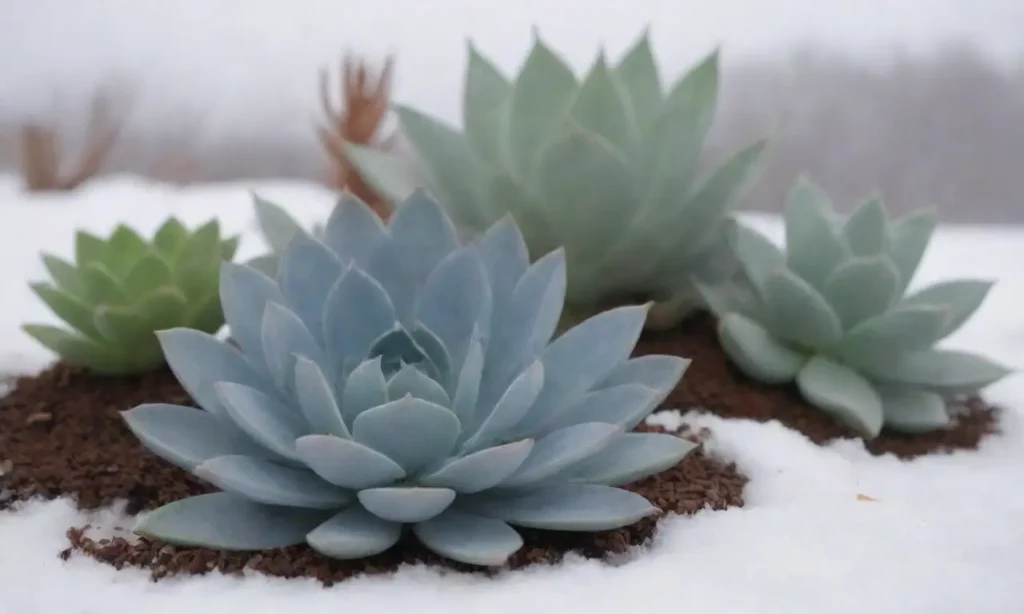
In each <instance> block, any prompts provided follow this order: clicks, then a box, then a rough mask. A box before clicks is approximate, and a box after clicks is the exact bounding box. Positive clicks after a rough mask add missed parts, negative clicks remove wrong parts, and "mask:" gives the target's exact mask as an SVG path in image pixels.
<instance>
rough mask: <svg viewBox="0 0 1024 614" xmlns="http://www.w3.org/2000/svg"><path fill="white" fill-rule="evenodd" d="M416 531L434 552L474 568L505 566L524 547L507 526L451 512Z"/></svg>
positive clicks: (503, 523)
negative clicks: (478, 566)
mask: <svg viewBox="0 0 1024 614" xmlns="http://www.w3.org/2000/svg"><path fill="white" fill-rule="evenodd" d="M412 530H413V533H414V534H415V535H416V537H417V538H419V540H420V541H421V542H423V544H424V545H425V546H426V547H428V548H430V549H431V550H433V551H434V552H436V553H438V554H440V555H441V556H445V557H448V558H450V559H455V560H458V561H462V562H464V563H468V564H470V565H481V566H488V565H491V566H496V565H502V564H504V562H505V561H506V560H507V559H508V557H510V556H511V555H512V554H513V553H514V552H515V551H516V550H519V549H520V548H522V547H523V538H522V537H520V536H519V533H516V531H515V529H513V528H512V527H510V526H508V524H507V523H505V522H503V521H501V520H497V519H495V518H486V517H484V516H477V515H475V514H468V513H466V512H461V511H456V510H451V509H449V510H445V511H444V512H443V513H442V514H441V515H439V516H437V517H435V518H431V519H430V520H427V521H425V522H420V523H417V524H415V525H413V528H412Z"/></svg>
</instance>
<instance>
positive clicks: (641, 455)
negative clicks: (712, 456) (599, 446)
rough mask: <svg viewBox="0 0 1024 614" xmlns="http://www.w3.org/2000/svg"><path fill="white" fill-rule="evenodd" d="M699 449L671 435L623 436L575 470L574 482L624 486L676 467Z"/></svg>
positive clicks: (626, 434) (638, 434) (645, 434)
mask: <svg viewBox="0 0 1024 614" xmlns="http://www.w3.org/2000/svg"><path fill="white" fill-rule="evenodd" d="M698 447H699V446H698V445H697V444H695V443H693V442H691V441H687V440H686V439H683V438H682V437H677V436H676V435H671V434H668V433H623V434H621V435H619V436H618V437H616V438H615V439H613V440H612V442H611V443H610V444H608V446H607V447H605V449H604V450H602V451H601V452H600V453H599V454H597V455H595V456H594V457H593V458H591V459H590V460H588V461H586V462H585V463H584V464H583V465H582V466H580V467H577V468H576V469H575V470H573V472H572V475H573V480H577V481H580V482H588V483H591V484H604V485H607V486H622V485H624V484H629V483H630V482H633V481H634V480H636V479H637V478H639V477H641V476H644V475H650V474H652V473H660V472H662V471H665V470H666V469H669V468H671V467H674V466H675V465H676V464H677V463H679V461H681V460H682V459H683V458H685V457H686V456H687V455H689V454H690V453H691V452H693V451H694V450H696V449H697V448H698Z"/></svg>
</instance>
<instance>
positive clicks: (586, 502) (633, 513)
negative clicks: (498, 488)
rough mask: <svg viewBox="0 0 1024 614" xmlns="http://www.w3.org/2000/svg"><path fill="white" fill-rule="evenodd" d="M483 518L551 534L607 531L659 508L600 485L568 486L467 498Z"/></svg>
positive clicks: (632, 494)
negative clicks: (553, 532)
mask: <svg viewBox="0 0 1024 614" xmlns="http://www.w3.org/2000/svg"><path fill="white" fill-rule="evenodd" d="M469 499H470V501H468V502H467V507H468V508H469V509H470V510H471V511H476V512H477V513H479V514H481V515H482V516H489V517H491V518H498V519H500V520H504V521H505V522H507V523H510V524H514V525H518V526H521V527H528V528H533V529H548V530H551V531H606V530H609V529H613V528H615V527H620V526H625V525H628V524H632V523H634V522H636V521H638V520H641V519H643V518H646V517H648V516H651V515H652V514H655V513H656V512H657V511H658V508H656V507H654V506H653V505H651V504H650V503H649V502H648V501H647V500H646V499H644V498H643V497H641V496H640V495H638V494H635V493H632V492H629V491H627V490H622V489H621V488H614V487H611V486H604V485H600V484H568V485H566V486H550V487H546V488H540V489H537V490H534V491H531V492H528V493H526V494H518V493H515V494H508V495H504V496H502V495H494V496H490V497H489V496H487V495H486V494H484V495H477V496H476V497H475V498H469Z"/></svg>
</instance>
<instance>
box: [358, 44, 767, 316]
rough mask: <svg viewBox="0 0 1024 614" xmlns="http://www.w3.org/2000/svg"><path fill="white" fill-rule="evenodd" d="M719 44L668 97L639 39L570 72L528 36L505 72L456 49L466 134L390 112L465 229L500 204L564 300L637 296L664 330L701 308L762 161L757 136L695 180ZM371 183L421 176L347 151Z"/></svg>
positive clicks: (364, 152) (413, 114) (719, 274)
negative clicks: (559, 258)
mask: <svg viewBox="0 0 1024 614" xmlns="http://www.w3.org/2000/svg"><path fill="white" fill-rule="evenodd" d="M718 73H719V71H718V52H717V51H716V52H714V53H712V54H711V55H710V56H708V57H707V58H705V59H704V60H703V61H701V62H700V63H699V64H698V65H697V66H696V67H694V68H693V69H692V70H690V71H689V72H688V73H687V74H686V75H684V76H683V77H682V78H681V79H679V80H678V81H677V82H675V83H674V84H672V85H671V87H670V88H668V91H667V92H665V91H664V90H663V88H662V84H661V82H660V80H659V77H658V69H657V66H656V64H655V61H654V56H653V54H652V52H651V47H650V43H649V40H648V37H647V36H646V35H644V36H643V37H641V39H640V40H639V41H638V42H637V43H636V45H635V46H634V47H633V48H632V49H631V50H630V51H629V52H628V53H627V54H626V55H625V56H624V57H623V58H622V60H621V61H619V62H618V63H617V64H616V65H614V66H610V65H609V64H608V62H607V61H606V60H605V57H604V55H603V54H602V55H601V56H600V57H599V58H598V59H597V61H596V63H595V64H594V65H593V66H592V67H591V68H590V70H589V72H588V73H587V75H586V76H585V77H584V78H583V79H582V80H579V79H577V77H576V75H575V74H574V73H573V71H572V69H571V68H570V67H569V66H568V65H567V64H566V62H565V61H564V60H563V59H562V58H560V57H559V56H558V55H556V54H555V53H554V52H553V51H552V50H551V49H550V48H549V47H547V46H546V45H545V44H544V43H543V42H541V40H540V39H539V38H536V39H535V41H534V45H533V48H532V50H531V52H530V54H529V56H528V57H527V59H526V62H525V64H524V65H523V68H522V70H521V71H520V73H519V74H518V75H517V76H516V78H515V80H514V81H510V80H509V79H507V78H506V77H505V76H503V75H502V74H501V73H500V72H499V71H498V70H497V68H495V66H494V65H493V64H492V63H491V62H490V61H488V60H487V59H486V58H484V57H483V56H482V55H481V54H480V53H478V52H477V50H476V49H475V48H473V47H472V46H471V47H470V48H469V65H468V68H467V70H466V77H465V84H464V89H463V96H464V98H463V118H462V119H463V125H464V128H465V132H464V133H460V132H458V131H456V130H455V129H453V128H451V127H449V126H447V125H445V124H443V123H441V122H440V121H438V120H437V119H434V118H432V117H429V116H427V115H424V114H423V113H421V112H419V111H416V110H414V109H411V108H408V107H399V108H398V111H397V113H398V116H399V120H400V124H401V127H402V131H403V134H404V135H405V136H406V138H408V139H409V141H410V142H411V144H412V146H413V148H414V149H415V151H416V153H417V154H418V156H419V159H420V160H421V161H422V162H423V165H424V166H425V167H426V177H425V182H426V185H427V187H429V189H430V190H431V192H432V193H434V194H435V195H437V196H438V197H439V198H440V199H441V201H442V202H443V203H444V204H445V206H447V207H449V210H450V212H451V213H452V215H453V216H454V217H455V218H456V221H457V222H458V223H459V224H460V225H461V226H462V227H464V228H465V229H466V231H467V233H470V234H472V233H478V232H479V231H480V230H482V229H483V228H486V227H487V226H489V225H490V224H493V223H494V222H495V221H497V220H498V219H499V218H501V217H502V216H503V215H505V214H506V213H511V214H512V215H513V216H514V217H515V219H516V221H517V222H518V224H519V226H520V227H521V228H522V230H523V234H524V236H525V238H526V243H527V246H528V248H529V252H530V254H531V255H533V256H534V257H539V256H541V255H543V254H545V253H547V252H549V251H550V250H552V249H554V248H556V247H564V249H565V252H566V259H567V262H568V270H569V287H568V291H567V299H566V300H567V308H568V310H569V311H570V312H573V313H575V314H576V315H577V318H578V317H583V316H585V315H588V314H591V313H594V312H596V311H599V310H600V309H603V308H606V307H608V306H610V305H614V304H622V303H624V302H629V301H630V300H632V299H634V298H636V297H640V299H641V300H653V301H656V302H657V303H656V305H655V306H654V307H653V308H652V310H651V314H650V317H649V320H648V324H649V325H650V326H652V327H657V328H666V327H669V326H671V325H673V324H675V323H677V322H678V321H679V320H680V319H681V318H683V317H684V316H686V315H688V314H689V313H691V312H692V311H693V310H694V309H696V308H697V307H699V306H700V297H699V295H698V294H697V293H696V292H695V290H694V288H693V285H692V284H691V278H692V277H694V276H696V277H698V278H699V279H701V280H704V281H706V282H714V281H718V280H721V279H724V278H727V277H728V276H729V274H730V273H731V272H732V264H733V263H732V261H731V259H730V252H729V250H728V245H727V243H726V241H725V240H724V233H723V228H724V226H725V222H726V216H727V214H728V213H729V211H730V210H731V208H732V207H733V206H734V205H735V204H736V203H737V201H738V200H739V198H740V197H741V196H743V195H744V194H745V192H746V190H747V188H748V186H749V185H750V183H751V181H752V180H753V179H754V177H755V176H756V174H757V171H758V169H759V161H760V158H761V154H762V152H763V150H764V147H765V143H764V142H763V141H759V142H756V143H754V144H753V145H750V146H748V147H746V148H744V149H742V150H740V151H739V152H737V153H735V154H734V155H733V156H732V157H731V158H729V159H728V160H727V161H726V162H725V163H724V164H723V165H722V166H721V167H720V168H718V169H716V170H715V171H714V172H712V173H711V174H710V176H709V177H707V178H706V179H705V180H703V181H700V182H698V181H697V174H698V173H697V169H698V161H699V158H700V153H701V149H702V146H703V143H704V139H705V137H706V135H707V132H708V129H709V128H710V127H711V123H712V120H713V118H714V112H715V106H716V103H717V97H718V80H719V79H718ZM348 151H349V155H350V159H351V160H352V162H353V163H354V164H355V166H356V168H357V169H358V170H359V172H360V174H361V175H362V176H363V177H364V178H365V179H366V180H367V181H368V182H369V183H370V184H371V185H373V186H374V187H375V188H376V189H377V191H378V192H380V193H382V194H387V195H390V196H391V197H392V198H393V199H396V200H397V199H401V198H403V197H405V196H406V195H408V193H409V192H411V191H412V190H413V189H415V188H416V187H417V185H419V183H420V182H418V181H417V178H415V177H413V176H411V175H410V173H409V171H408V170H407V168H406V167H402V166H399V165H398V164H397V163H396V161H395V157H394V156H388V155H387V154H384V153H382V152H380V151H377V150H374V149H371V148H367V147H360V146H356V145H352V146H350V147H349V150H348Z"/></svg>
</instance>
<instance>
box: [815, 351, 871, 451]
mask: <svg viewBox="0 0 1024 614" xmlns="http://www.w3.org/2000/svg"><path fill="white" fill-rule="evenodd" d="M796 385H797V387H798V388H800V392H801V394H803V395H804V398H805V399H807V401H808V402H810V403H812V404H814V405H815V406H817V407H818V408H820V409H821V410H822V411H823V412H825V413H826V414H828V415H830V416H832V417H833V418H834V419H835V420H836V421H837V422H839V423H841V424H844V425H846V426H849V427H850V428H852V429H854V430H856V431H858V432H859V433H861V434H863V435H864V437H867V438H872V437H876V436H877V435H878V434H879V433H880V432H881V431H882V423H883V422H884V416H883V413H882V399H881V397H880V396H879V395H878V391H877V390H875V388H874V386H872V385H871V383H870V382H869V381H868V380H866V379H864V378H863V377H862V376H861V375H859V374H858V373H857V372H856V371H854V370H852V369H850V368H848V367H845V366H843V365H841V364H839V363H837V362H833V361H831V360H829V359H827V358H823V357H822V356H815V357H814V358H811V359H810V360H809V361H808V362H807V364H805V365H804V366H803V368H802V369H800V372H799V373H797V375H796Z"/></svg>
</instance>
